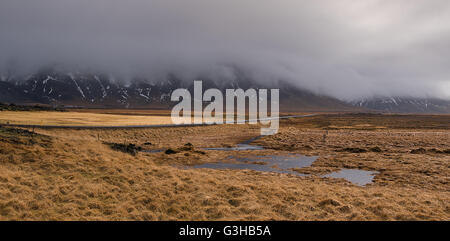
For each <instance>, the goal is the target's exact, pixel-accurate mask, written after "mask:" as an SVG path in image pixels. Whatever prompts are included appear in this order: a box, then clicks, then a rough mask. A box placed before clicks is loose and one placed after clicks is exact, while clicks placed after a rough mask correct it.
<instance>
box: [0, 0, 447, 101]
mask: <svg viewBox="0 0 450 241" xmlns="http://www.w3.org/2000/svg"><path fill="white" fill-rule="evenodd" d="M449 23H450V3H449V2H448V1H447V0H430V1H423V0H365V1H360V0H341V1H336V0H319V1H317V0H292V1H289V0H279V1H272V0H270V1H269V0H268V1H260V0H243V1H242V0H239V1H238V0H229V1H224V0H222V1H212V0H171V1H168V0H127V1H123V0H2V1H1V2H0V65H1V66H3V67H2V68H3V70H4V69H5V68H6V66H8V64H9V63H10V62H11V60H14V62H16V63H17V66H19V69H20V70H21V71H24V72H26V71H32V70H33V69H35V68H39V67H42V66H45V65H49V64H54V63H57V64H59V65H62V66H64V67H65V68H81V69H92V70H96V71H103V72H110V73H115V74H116V73H117V74H122V75H126V76H133V75H145V76H146V77H148V78H150V79H159V78H163V76H165V75H166V74H167V73H174V74H176V75H178V76H180V77H181V78H183V79H186V80H193V79H194V78H196V77H198V76H208V77H211V78H216V79H218V80H220V81H229V80H232V79H233V78H235V74H234V73H233V71H232V69H230V68H229V66H238V67H239V68H241V69H242V70H244V71H246V72H247V74H248V75H250V76H251V77H253V78H254V79H257V80H260V81H274V80H278V79H284V80H287V81H290V82H292V83H295V84H297V85H298V86H301V87H304V88H307V89H310V90H313V91H316V92H319V93H324V94H330V95H333V96H336V97H338V98H342V99H352V98H358V97H362V96H371V95H411V96H439V97H444V96H447V97H449V98H450V90H449V88H448V87H449V86H450V58H449V57H448V56H450V55H449V54H450V24H449Z"/></svg>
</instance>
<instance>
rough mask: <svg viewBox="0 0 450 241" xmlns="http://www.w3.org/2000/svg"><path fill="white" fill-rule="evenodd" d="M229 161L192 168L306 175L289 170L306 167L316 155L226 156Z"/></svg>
mask: <svg viewBox="0 0 450 241" xmlns="http://www.w3.org/2000/svg"><path fill="white" fill-rule="evenodd" d="M228 159H229V160H230V161H234V163H230V162H219V163H205V164H201V165H196V166H194V168H211V169H238V170H244V169H247V170H254V171H263V172H277V173H288V174H293V175H296V176H306V174H302V173H298V172H295V171H292V170H290V169H291V168H302V167H308V166H311V165H312V164H313V162H314V161H315V160H316V159H317V157H307V156H303V155H288V156H254V157H251V158H235V157H228Z"/></svg>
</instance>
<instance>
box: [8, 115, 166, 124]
mask: <svg viewBox="0 0 450 241" xmlns="http://www.w3.org/2000/svg"><path fill="white" fill-rule="evenodd" d="M1 123H10V124H19V125H57V126H127V125H162V124H172V120H171V117H170V115H133V114H128V115H123V114H105V113H83V112H55V111H33V112H27V111H2V112H0V124H1Z"/></svg>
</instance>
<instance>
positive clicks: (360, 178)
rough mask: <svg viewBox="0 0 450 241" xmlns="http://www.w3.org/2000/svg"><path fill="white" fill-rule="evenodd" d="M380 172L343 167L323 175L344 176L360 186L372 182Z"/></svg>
mask: <svg viewBox="0 0 450 241" xmlns="http://www.w3.org/2000/svg"><path fill="white" fill-rule="evenodd" d="M377 173H378V172H371V171H364V170H359V169H341V170H340V171H338V172H332V173H330V174H326V175H324V176H322V177H332V178H344V179H345V180H347V181H349V182H352V183H354V184H356V185H359V186H364V185H366V184H369V183H372V181H373V178H374V177H375V175H376V174H377Z"/></svg>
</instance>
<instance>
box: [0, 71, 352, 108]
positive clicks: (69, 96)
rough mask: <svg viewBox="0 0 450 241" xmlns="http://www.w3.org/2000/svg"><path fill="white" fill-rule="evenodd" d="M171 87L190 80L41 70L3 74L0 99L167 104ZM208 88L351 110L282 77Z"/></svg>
mask: <svg viewBox="0 0 450 241" xmlns="http://www.w3.org/2000/svg"><path fill="white" fill-rule="evenodd" d="M177 88H187V89H190V90H191V91H192V89H193V82H189V83H187V82H182V81H180V80H179V79H177V78H176V77H174V76H169V77H167V79H166V80H164V81H160V82H157V83H151V82H149V81H147V80H145V79H135V80H133V81H132V83H131V84H123V83H121V82H119V81H117V80H116V79H115V78H114V77H111V76H108V75H101V74H97V75H96V74H82V73H60V72H56V71H52V70H47V71H41V72H39V73H37V74H34V75H31V76H28V77H27V78H24V79H18V78H9V80H8V81H5V80H3V81H0V102H7V103H16V104H26V103H42V104H50V105H55V106H80V107H103V108H105V107H106V108H170V106H172V105H174V104H175V102H171V101H170V96H171V93H172V91H173V90H175V89H177ZM208 88H217V89H220V90H222V92H224V91H225V89H237V88H242V89H244V90H246V89H249V88H255V89H259V88H267V89H270V88H279V89H280V109H281V110H282V111H302V110H351V109H354V107H352V106H351V105H349V104H347V103H344V102H342V101H340V100H337V99H335V98H331V97H327V96H320V95H316V94H314V93H312V92H309V91H306V90H302V89H299V88H297V87H294V86H293V85H290V84H288V83H285V82H279V83H277V84H271V85H268V84H266V85H264V84H260V83H256V82H255V81H252V80H249V79H246V78H245V77H241V78H239V79H238V80H235V81H233V82H218V81H213V80H204V81H203V90H205V89H208ZM191 93H193V92H191Z"/></svg>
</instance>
